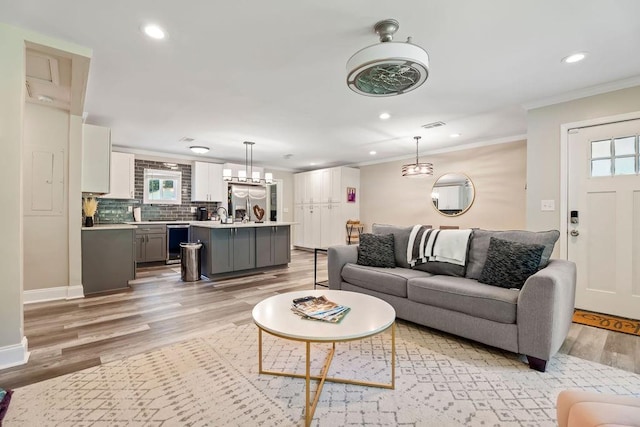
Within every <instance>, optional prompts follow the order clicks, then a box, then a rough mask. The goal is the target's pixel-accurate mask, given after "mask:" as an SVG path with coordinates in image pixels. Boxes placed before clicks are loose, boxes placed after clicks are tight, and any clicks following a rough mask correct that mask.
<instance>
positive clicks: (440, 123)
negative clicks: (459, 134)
mask: <svg viewBox="0 0 640 427" xmlns="http://www.w3.org/2000/svg"><path fill="white" fill-rule="evenodd" d="M445 124H446V123H445V122H433V123H427V124H426V125H422V127H423V128H425V129H433V128H439V127H440V126H444V125H445Z"/></svg>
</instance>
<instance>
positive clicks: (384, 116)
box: [378, 113, 391, 120]
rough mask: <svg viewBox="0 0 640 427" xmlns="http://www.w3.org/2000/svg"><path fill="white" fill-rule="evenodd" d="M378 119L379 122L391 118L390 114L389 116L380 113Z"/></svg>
mask: <svg viewBox="0 0 640 427" xmlns="http://www.w3.org/2000/svg"><path fill="white" fill-rule="evenodd" d="M378 117H380V120H387V119H388V118H389V117H391V114H389V113H380V115H379V116H378Z"/></svg>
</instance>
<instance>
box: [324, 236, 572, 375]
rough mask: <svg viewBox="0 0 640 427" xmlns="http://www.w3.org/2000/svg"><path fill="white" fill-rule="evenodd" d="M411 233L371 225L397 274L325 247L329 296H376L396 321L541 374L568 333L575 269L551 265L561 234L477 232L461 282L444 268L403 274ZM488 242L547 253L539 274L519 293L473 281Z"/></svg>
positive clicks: (353, 251) (352, 252)
mask: <svg viewBox="0 0 640 427" xmlns="http://www.w3.org/2000/svg"><path fill="white" fill-rule="evenodd" d="M410 229H411V227H395V226H386V225H384V226H380V225H374V228H373V232H374V233H377V234H387V233H389V234H393V235H394V237H395V242H394V243H395V248H394V252H395V258H396V264H397V267H396V268H381V267H370V266H363V265H358V264H357V261H358V246H356V245H351V246H346V245H344V246H332V247H330V248H329V249H328V274H329V288H330V289H342V290H346V291H353V292H362V293H366V294H369V295H373V296H376V297H378V298H380V299H382V300H385V301H387V302H388V303H389V304H391V305H392V306H393V307H394V309H395V310H396V314H397V317H398V318H400V319H404V320H408V321H411V322H414V323H418V324H421V325H425V326H428V327H431V328H435V329H439V330H441V331H445V332H448V333H452V334H455V335H459V336H461V337H464V338H469V339H472V340H475V341H478V342H481V343H484V344H487V345H490V346H494V347H498V348H501V349H504V350H508V351H511V352H514V353H520V354H524V355H526V356H527V359H528V362H529V366H530V367H531V368H532V369H535V370H538V371H541V372H544V371H545V369H546V365H547V361H548V360H549V359H550V358H551V357H552V356H553V355H554V354H555V353H556V352H557V351H558V349H559V348H560V346H561V345H562V343H563V341H564V340H565V338H566V336H567V334H568V332H569V327H570V325H571V320H572V317H573V310H574V302H575V286H576V267H575V264H574V263H573V262H570V261H565V260H555V259H554V260H549V256H550V255H551V252H552V250H553V246H554V244H555V241H556V240H557V238H558V235H559V233H558V232H557V231H554V232H541V233H534V232H526V231H489V230H479V229H476V230H474V232H473V233H472V235H471V237H470V239H469V246H468V252H467V254H468V255H467V259H466V265H465V268H464V269H463V271H462V273H463V274H459V273H461V271H458V272H457V273H456V272H455V271H453V272H450V271H448V269H447V268H446V265H444V264H442V263H435V264H442V265H440V266H438V265H435V269H434V267H431V268H427V270H430V271H431V272H427V271H423V270H420V269H417V268H409V264H408V263H407V260H406V257H407V251H406V248H407V242H408V238H409V237H408V235H409V234H408V233H409V232H410ZM550 233H551V234H550ZM491 237H498V238H500V239H504V240H513V241H519V242H534V243H539V244H543V245H545V250H544V253H543V256H542V259H541V261H540V265H541V268H540V269H539V270H538V271H537V272H536V273H535V274H533V275H531V276H530V277H529V278H528V279H526V282H525V283H524V286H523V287H522V289H521V290H518V289H509V288H502V287H498V286H491V285H487V284H484V283H480V282H479V281H478V280H477V279H478V278H479V276H480V272H481V271H482V269H483V266H484V264H485V261H486V258H487V247H488V245H489V241H490V238H491ZM427 264H429V263H427ZM443 266H444V267H445V268H442V267H443ZM452 274H458V276H462V277H456V276H454V275H452Z"/></svg>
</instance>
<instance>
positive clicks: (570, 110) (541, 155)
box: [527, 86, 640, 253]
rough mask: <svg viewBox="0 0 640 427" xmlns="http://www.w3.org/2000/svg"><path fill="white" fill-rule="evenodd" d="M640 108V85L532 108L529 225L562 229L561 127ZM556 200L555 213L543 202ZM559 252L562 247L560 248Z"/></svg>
mask: <svg viewBox="0 0 640 427" xmlns="http://www.w3.org/2000/svg"><path fill="white" fill-rule="evenodd" d="M636 111H640V86H636V87H632V88H628V89H623V90H618V91H614V92H609V93H605V94H602V95H595V96H590V97H587V98H582V99H578V100H574V101H569V102H564V103H560V104H555V105H551V106H548V107H542V108H537V109H533V110H530V111H529V112H528V115H527V126H528V129H527V130H528V137H527V138H528V139H527V182H528V191H527V228H528V229H531V230H548V229H560V221H561V218H560V212H559V210H558V208H559V206H560V169H561V167H560V126H561V125H562V124H564V123H571V122H578V121H582V120H587V119H594V118H600V117H606V116H613V115H617V114H624V113H630V112H636ZM544 199H552V200H555V205H556V210H555V211H554V212H542V211H541V210H540V201H541V200H544ZM555 253H558V246H557V245H556V251H555Z"/></svg>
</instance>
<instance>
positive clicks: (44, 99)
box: [38, 95, 53, 104]
mask: <svg viewBox="0 0 640 427" xmlns="http://www.w3.org/2000/svg"><path fill="white" fill-rule="evenodd" d="M38 101H40V102H46V103H47V104H51V103H52V102H53V98H52V97H50V96H47V95H38Z"/></svg>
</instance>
